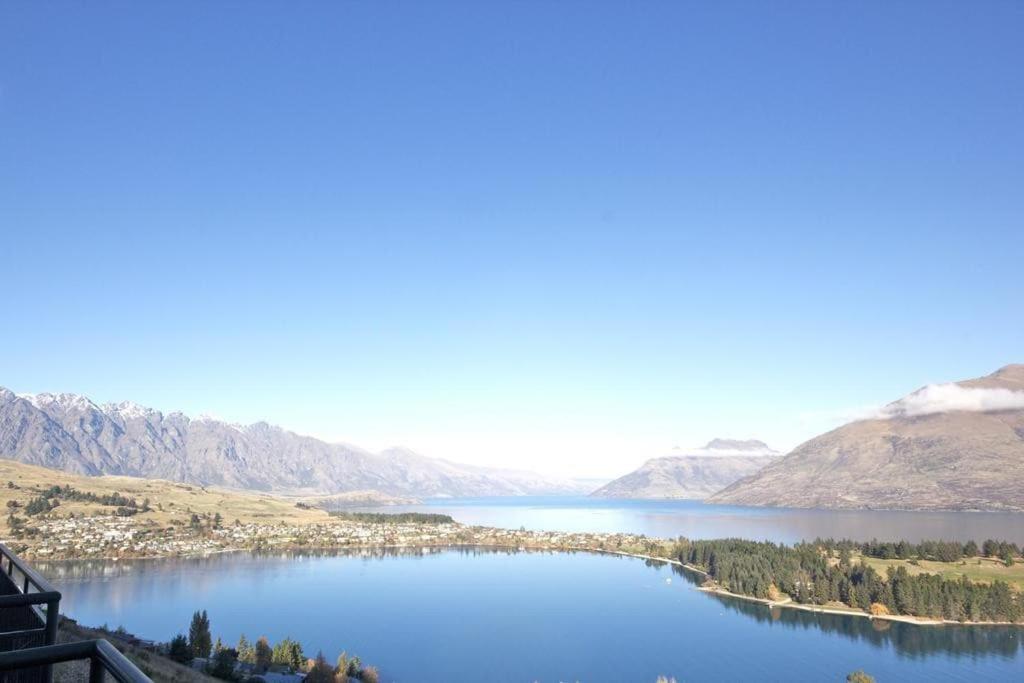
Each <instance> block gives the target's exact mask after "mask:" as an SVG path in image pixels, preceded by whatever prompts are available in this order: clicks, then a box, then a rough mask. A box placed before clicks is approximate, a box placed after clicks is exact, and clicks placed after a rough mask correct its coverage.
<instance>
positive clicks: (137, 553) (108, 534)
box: [21, 516, 661, 559]
mask: <svg viewBox="0 0 1024 683" xmlns="http://www.w3.org/2000/svg"><path fill="white" fill-rule="evenodd" d="M23 541H24V542H23V544H22V547H21V550H22V552H23V553H24V554H25V555H26V556H30V557H35V558H38V559H65V558H67V559H70V558H131V557H173V556H178V557H180V556H190V555H203V554H209V553H213V552H220V551H225V550H259V551H263V550H304V549H307V550H317V549H337V548H346V547H397V548H401V547H429V546H458V545H463V546H469V545H479V546H497V547H505V548H513V549H518V548H531V549H552V550H557V549H590V550H611V551H623V552H645V548H650V547H653V546H652V544H660V543H661V541H657V540H656V539H650V538H647V537H644V536H639V535H636V534H605V533H585V532H574V533H568V532H552V531H527V530H525V529H519V530H515V529H498V528H493V527H480V526H466V525H463V524H458V523H441V524H434V523H419V522H407V521H405V522H390V521H389V522H383V523H382V522H377V521H373V522H369V521H360V520H348V519H337V520H332V521H330V522H325V523H319V524H284V523H282V524H274V523H268V522H260V523H239V522H235V523H234V524H225V525H224V526H222V527H220V528H200V529H196V528H190V527H185V526H173V525H172V526H162V525H158V524H155V523H153V522H147V523H140V521H139V520H137V519H133V518H130V517H129V518H124V517H112V516H93V517H70V518H55V519H47V520H41V521H40V523H39V525H38V531H37V533H35V534H33V535H32V537H31V538H26V539H23Z"/></svg>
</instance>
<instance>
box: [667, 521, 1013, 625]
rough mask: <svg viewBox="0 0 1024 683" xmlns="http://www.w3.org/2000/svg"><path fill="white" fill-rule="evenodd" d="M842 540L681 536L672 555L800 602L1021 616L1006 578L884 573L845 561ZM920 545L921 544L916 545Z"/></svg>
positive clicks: (751, 590)
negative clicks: (775, 540) (791, 541)
mask: <svg viewBox="0 0 1024 683" xmlns="http://www.w3.org/2000/svg"><path fill="white" fill-rule="evenodd" d="M857 545H858V544H852V543H851V542H848V541H839V542H835V541H820V540H819V541H816V542H811V543H798V544H796V545H793V546H787V545H784V544H776V543H770V542H757V541H745V540H742V539H723V540H707V541H693V540H687V539H680V541H679V542H678V543H677V545H676V547H675V550H674V555H675V556H676V558H677V559H679V561H681V562H683V563H684V564H688V565H691V566H694V567H698V568H700V569H702V570H704V571H706V572H707V573H708V575H709V576H710V577H711V578H712V579H714V581H715V582H716V583H717V584H718V585H720V586H721V587H723V588H725V589H726V590H728V591H730V592H732V593H738V594H741V595H749V596H753V597H757V598H764V599H770V600H779V599H782V598H783V597H784V596H789V597H790V598H791V599H793V600H794V601H796V602H798V603H804V604H814V605H826V604H829V603H842V604H844V605H848V606H850V607H854V608H859V609H863V610H866V611H870V612H872V613H874V614H904V615H910V616H916V617H928V618H934V619H939V618H942V619H952V620H956V621H1010V622H1020V621H1024V596H1022V595H1021V594H1019V593H1016V592H1014V591H1013V590H1012V589H1011V588H1010V586H1009V584H1007V583H1006V582H1004V581H998V580H997V581H993V582H992V583H977V582H973V581H971V580H969V579H968V578H967V577H961V578H959V579H951V578H944V577H942V576H939V575H936V574H917V575H912V574H910V573H909V572H908V571H907V570H906V568H905V567H897V568H895V569H894V568H889V569H888V570H887V572H886V574H885V575H882V574H880V573H879V572H877V571H875V570H874V569H873V568H871V567H869V566H867V565H865V564H864V563H862V562H855V561H853V560H852V559H851V553H850V550H851V547H854V548H856V549H858V550H859V549H860V548H859V547H857ZM918 550H919V548H918Z"/></svg>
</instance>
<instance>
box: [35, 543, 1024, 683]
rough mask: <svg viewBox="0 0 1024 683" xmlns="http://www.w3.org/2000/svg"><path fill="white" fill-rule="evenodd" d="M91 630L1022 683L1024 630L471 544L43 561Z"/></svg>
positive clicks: (584, 671) (508, 677)
mask: <svg viewBox="0 0 1024 683" xmlns="http://www.w3.org/2000/svg"><path fill="white" fill-rule="evenodd" d="M41 568H42V569H43V571H44V572H45V573H46V574H48V575H49V576H50V577H51V578H52V579H53V580H54V581H55V582H56V583H57V584H58V586H59V587H60V588H61V589H63V590H64V592H65V595H66V598H65V601H64V603H62V605H63V606H64V608H65V612H66V613H67V614H69V615H70V616H72V617H74V618H77V619H79V620H80V621H82V622H83V623H88V624H102V623H106V624H108V625H109V626H110V627H114V626H117V625H123V626H125V627H126V628H127V629H128V630H129V631H131V632H134V633H136V634H138V635H140V636H142V637H146V638H152V639H158V640H166V639H168V638H169V637H170V636H171V635H173V634H174V633H176V632H179V631H183V630H185V629H186V628H187V625H188V622H189V618H190V616H191V614H192V611H193V610H196V609H206V610H208V611H209V614H210V618H211V621H212V626H213V632H214V635H215V636H218V635H219V636H220V637H221V638H223V639H224V641H225V642H227V643H234V642H236V641H237V639H238V636H239V634H241V633H243V632H244V633H245V634H247V636H248V637H249V638H250V639H251V640H252V639H255V638H256V637H258V636H260V635H266V636H268V637H269V638H270V639H271V640H272V641H274V640H278V639H281V638H283V637H285V636H291V637H293V638H296V639H298V640H300V641H301V642H302V643H303V644H304V645H305V647H306V649H307V651H308V653H310V654H313V653H315V652H316V651H317V650H323V652H324V653H325V654H326V655H327V656H328V657H329V658H331V659H333V658H334V657H335V656H336V655H337V654H338V653H339V652H340V651H341V650H343V649H344V650H347V651H348V652H349V653H355V654H358V655H360V656H361V657H362V658H363V660H364V661H365V662H368V663H371V664H375V665H377V666H378V667H379V668H380V670H381V673H382V680H384V681H399V682H401V683H413V682H435V681H436V682H438V683H440V682H445V683H459V682H466V683H469V682H473V683H478V682H480V681H509V682H517V683H527V682H530V681H539V682H541V683H547V682H552V683H553V682H557V681H583V682H591V681H592V682H600V681H607V682H614V683H620V682H623V681H638V682H640V683H654V680H655V678H656V677H657V676H658V675H659V674H664V675H671V676H675V677H676V678H677V679H678V680H679V681H686V682H688V683H692V682H695V681H754V680H757V681H841V680H843V679H844V677H845V675H846V674H847V673H848V672H850V671H852V670H855V669H859V668H863V669H865V670H867V671H869V672H870V673H871V674H873V675H874V676H876V678H877V680H879V681H978V680H992V681H1006V680H1024V651H1022V636H1024V629H1018V628H1014V627H959V626H950V627H938V628H936V627H920V626H911V625H907V624H892V623H887V622H872V621H871V620H868V619H865V618H858V617H844V616H836V615H818V614H811V613H807V612H801V611H797V610H786V609H778V608H776V609H775V610H770V609H768V608H767V607H765V606H763V605H758V604H755V603H750V602H745V601H739V600H729V599H723V598H719V597H716V596H711V595H707V594H705V593H702V592H700V591H698V590H696V588H695V585H694V581H696V579H695V578H694V577H692V576H687V575H685V574H681V573H680V571H681V570H679V569H678V568H674V567H671V566H665V565H661V566H656V565H652V564H651V563H648V562H645V561H642V560H637V559H633V558H626V557H618V556H611V555H597V554H591V553H540V552H518V553H517V552H503V551H502V552H495V551H490V550H476V549H447V550H435V551H422V552H420V551H417V552H413V553H411V554H398V553H387V554H382V553H376V554H374V553H365V554H355V555H353V554H347V555H331V556H308V555H307V556H298V557H296V556H269V557H268V556H259V557H257V556H253V555H249V554H225V555H216V556H212V557H209V558H203V559H190V560H171V561H156V560H151V561H132V562H116V563H104V562H73V563H50V564H49V565H42V567H41Z"/></svg>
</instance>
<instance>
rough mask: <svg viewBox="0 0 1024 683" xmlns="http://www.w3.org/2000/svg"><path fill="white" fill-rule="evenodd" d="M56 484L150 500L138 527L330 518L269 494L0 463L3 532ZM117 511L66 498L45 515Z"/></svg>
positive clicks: (297, 521) (98, 494)
mask: <svg viewBox="0 0 1024 683" xmlns="http://www.w3.org/2000/svg"><path fill="white" fill-rule="evenodd" d="M52 486H71V487H73V488H74V489H77V490H79V491H82V492H86V493H92V494H95V495H97V496H105V495H110V494H113V493H118V494H120V495H122V496H127V497H129V498H135V499H136V500H137V501H138V503H139V504H140V505H141V504H142V502H143V501H144V500H145V499H149V505H150V508H151V509H150V511H149V512H145V513H140V514H138V515H136V516H135V517H132V518H131V519H133V520H138V521H139V522H140V523H144V522H156V523H158V524H160V525H168V524H172V523H176V524H187V523H188V521H189V519H190V518H191V516H192V515H193V514H198V515H200V516H202V515H205V514H210V515H214V514H217V513H220V515H221V516H222V517H223V519H224V520H225V521H226V522H233V521H234V520H235V519H238V520H240V521H241V522H242V523H247V522H261V521H265V522H286V523H289V524H312V523H317V522H325V521H327V520H328V519H329V515H328V514H327V513H326V512H324V511H323V510H314V509H303V508H300V507H296V505H295V501H294V499H293V500H288V499H284V498H279V497H277V496H273V495H268V494H260V493H251V492H243V491H230V490H225V489H217V488H204V487H201V486H193V485H190V484H179V483H175V482H169V481H161V480H157V479H136V478H134V477H83V476H79V475H75V474H68V473H67V472H61V471H57V470H51V469H46V468H43V467H35V466H33V465H23V464H21V463H17V462H13V461H10V460H0V502H2V503H3V504H4V506H5V507H4V508H3V510H4V511H5V514H3V515H2V516H0V520H2V521H0V529H2V530H3V532H4V533H5V534H6V533H7V532H9V528H8V526H7V517H8V515H7V514H6V513H7V512H10V511H12V510H13V511H14V512H16V513H17V514H19V515H24V510H25V507H26V506H27V505H28V503H29V501H31V500H32V499H33V498H36V497H37V496H38V495H39V494H40V493H41V492H42V491H44V490H46V489H48V488H50V487H52ZM12 501H13V504H12ZM12 505H15V506H16V507H12ZM113 512H114V508H112V507H111V506H105V505H101V504H98V503H94V502H87V501H69V500H63V501H61V505H60V506H59V507H57V508H55V509H54V510H52V511H50V512H47V513H43V516H46V517H51V518H52V517H67V516H69V515H70V514H74V515H75V516H76V517H80V516H93V515H109V514H112V513H113Z"/></svg>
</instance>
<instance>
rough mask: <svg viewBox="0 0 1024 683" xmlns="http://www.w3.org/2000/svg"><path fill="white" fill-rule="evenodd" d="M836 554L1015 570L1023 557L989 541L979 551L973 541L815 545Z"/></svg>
mask: <svg viewBox="0 0 1024 683" xmlns="http://www.w3.org/2000/svg"><path fill="white" fill-rule="evenodd" d="M814 543H815V544H816V545H819V546H821V547H823V548H826V549H827V550H830V551H833V552H843V551H846V552H852V551H856V552H860V553H861V554H862V555H864V556H865V557H877V558H881V559H883V560H910V559H918V560H936V561H938V562H959V561H960V560H963V559H965V558H973V557H994V558H998V559H1000V560H1002V561H1003V563H1004V564H1006V565H1007V566H1012V565H1013V564H1014V562H1015V561H1016V558H1018V557H1020V554H1021V549H1020V547H1019V546H1018V545H1017V544H1016V543H1010V542H1009V541H997V540H993V539H991V538H990V539H987V540H986V541H985V542H984V543H982V544H981V547H980V548H979V547H978V544H977V543H975V542H974V541H967V542H966V543H960V542H959V541H921V542H920V543H910V542H908V541H879V540H877V539H873V540H870V541H866V542H863V543H858V542H855V541H850V540H845V539H844V540H841V541H836V540H834V539H831V538H828V539H820V538H819V539H816V540H815V541H814Z"/></svg>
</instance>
